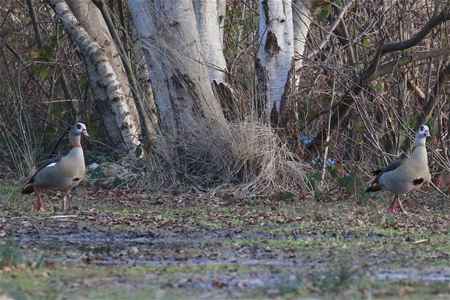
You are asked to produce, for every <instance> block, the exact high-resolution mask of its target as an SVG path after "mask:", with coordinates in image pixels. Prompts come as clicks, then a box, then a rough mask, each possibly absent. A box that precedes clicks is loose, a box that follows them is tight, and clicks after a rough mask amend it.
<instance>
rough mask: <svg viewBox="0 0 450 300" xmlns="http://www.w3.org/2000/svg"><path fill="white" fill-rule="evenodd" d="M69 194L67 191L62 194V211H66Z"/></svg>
mask: <svg viewBox="0 0 450 300" xmlns="http://www.w3.org/2000/svg"><path fill="white" fill-rule="evenodd" d="M69 192H70V191H67V192H66V193H65V194H64V197H63V198H62V201H61V207H62V209H63V210H64V211H66V210H67V198H69Z"/></svg>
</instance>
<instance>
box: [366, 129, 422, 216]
mask: <svg viewBox="0 0 450 300" xmlns="http://www.w3.org/2000/svg"><path fill="white" fill-rule="evenodd" d="M429 136H430V129H429V128H428V126H427V125H422V126H420V128H419V130H418V131H417V132H416V141H415V145H414V150H413V152H412V154H411V157H409V158H403V159H400V160H396V161H394V162H392V163H391V164H390V165H388V166H387V167H386V168H385V169H384V170H377V171H374V172H372V174H373V175H376V177H375V180H374V181H373V183H372V185H371V186H370V187H369V188H368V189H367V190H366V193H367V192H376V191H380V190H386V191H390V192H392V193H394V194H395V197H394V199H393V200H392V202H391V204H390V206H389V209H388V211H389V212H391V213H394V214H395V213H400V212H402V213H406V211H405V208H404V207H403V204H402V202H401V201H400V195H401V194H406V193H409V192H411V191H413V190H415V189H417V188H419V187H420V186H421V185H422V184H423V183H425V182H431V175H430V170H429V168H428V156H427V149H426V147H425V141H426V139H427V137H429Z"/></svg>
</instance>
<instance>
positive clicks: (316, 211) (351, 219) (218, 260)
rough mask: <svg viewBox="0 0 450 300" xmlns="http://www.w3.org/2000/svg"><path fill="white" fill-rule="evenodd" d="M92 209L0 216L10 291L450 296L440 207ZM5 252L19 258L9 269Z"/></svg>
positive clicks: (135, 205)
mask: <svg viewBox="0 0 450 300" xmlns="http://www.w3.org/2000/svg"><path fill="white" fill-rule="evenodd" d="M131 199H135V198H131ZM94 204H95V205H93V207H91V208H85V209H83V210H79V211H77V210H72V212H70V213H69V214H60V213H58V212H55V213H48V212H47V213H44V214H34V213H32V214H18V213H16V211H17V210H20V208H19V207H8V208H7V209H6V210H3V216H2V217H0V236H1V238H0V245H1V246H0V252H1V253H0V264H2V259H3V264H2V265H3V269H2V271H0V288H2V290H3V293H5V292H6V293H7V294H8V295H12V296H14V295H15V296H16V297H19V298H29V297H30V296H31V298H33V299H35V298H41V297H42V298H45V297H47V296H48V293H49V291H51V295H52V296H54V297H56V298H71V299H72V298H73V299H79V298H84V297H88V298H105V297H106V298H112V299H114V298H117V299H120V298H121V297H123V296H124V295H125V294H126V296H127V297H128V298H131V299H133V298H135V299H140V298H141V296H144V295H147V296H148V295H153V296H155V295H162V298H178V297H182V298H189V297H192V298H223V297H225V298H228V297H244V296H245V297H255V298H260V297H294V298H295V297H327V295H340V296H341V297H343V298H346V297H347V296H351V297H356V298H360V297H362V298H366V297H367V295H369V294H370V295H373V296H376V297H377V298H390V297H396V296H399V295H409V297H412V298H416V297H418V298H420V297H423V296H424V295H425V296H427V297H428V298H429V297H444V298H445V297H448V296H449V295H450V264H449V262H448V261H449V249H450V245H449V240H450V235H449V232H448V229H449V225H448V222H449V220H450V219H449V216H448V214H445V213H443V212H442V211H434V212H433V211H427V212H426V213H425V214H424V213H420V214H418V213H417V214H416V213H414V212H412V213H410V214H409V215H407V216H389V215H386V214H384V212H383V210H382V209H380V207H378V206H375V207H371V208H367V207H356V208H351V207H352V206H349V205H348V203H340V204H334V205H330V204H317V203H302V205H299V203H278V204H277V205H276V206H273V205H265V204H263V205H261V204H255V203H244V204H243V205H223V203H220V202H219V203H217V202H216V203H215V202H214V201H213V202H212V203H211V201H210V202H208V203H207V202H205V201H198V202H197V203H196V204H193V203H192V202H191V200H190V201H189V202H181V203H180V201H178V200H177V201H173V200H172V201H168V202H165V204H162V203H155V204H149V203H146V202H142V201H139V202H136V201H135V200H130V201H129V202H127V203H126V205H125V206H126V208H125V209H123V207H122V208H121V209H118V208H117V207H114V206H110V204H108V203H107V202H106V203H105V202H102V203H94ZM100 206H101V208H100ZM94 207H95V208H94ZM331 208H333V209H331ZM8 251H9V252H14V253H16V252H17V253H20V256H18V258H17V259H16V261H14V259H12V258H10V261H9V262H8V261H7V259H8V258H7V257H8ZM2 253H3V254H2ZM5 253H6V254H5ZM10 256H11V255H9V257H10ZM5 262H6V263H5ZM30 276H31V277H33V278H35V281H36V282H34V283H30V282H29V280H30ZM1 294H2V293H0V295H1Z"/></svg>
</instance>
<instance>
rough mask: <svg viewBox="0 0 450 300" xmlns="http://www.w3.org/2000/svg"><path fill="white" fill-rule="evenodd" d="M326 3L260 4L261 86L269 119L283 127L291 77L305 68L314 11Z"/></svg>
mask: <svg viewBox="0 0 450 300" xmlns="http://www.w3.org/2000/svg"><path fill="white" fill-rule="evenodd" d="M327 3H328V2H326V1H323V0H260V1H259V16H260V18H259V35H260V39H261V46H260V48H259V49H258V62H257V71H258V73H257V74H258V86H259V88H260V93H262V94H263V96H262V97H260V98H262V99H263V101H264V102H265V113H266V118H267V119H268V120H270V119H271V118H273V117H274V113H275V120H273V119H272V120H271V121H272V122H274V121H275V122H277V123H278V124H280V125H282V126H284V124H285V122H286V121H287V120H286V119H285V116H286V114H285V113H286V108H287V103H286V102H287V94H288V92H289V90H290V88H291V85H292V87H295V84H291V83H290V77H291V76H296V77H298V72H299V70H300V68H301V66H302V64H303V61H304V57H303V53H304V51H305V47H306V38H307V35H308V31H309V27H310V25H311V18H312V11H313V10H314V9H315V8H317V7H320V6H323V5H327ZM280 118H281V119H280Z"/></svg>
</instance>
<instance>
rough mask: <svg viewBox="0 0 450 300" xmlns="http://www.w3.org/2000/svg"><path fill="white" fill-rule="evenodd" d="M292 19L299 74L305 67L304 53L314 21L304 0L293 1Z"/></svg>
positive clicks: (295, 56)
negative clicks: (303, 66) (312, 21)
mask: <svg viewBox="0 0 450 300" xmlns="http://www.w3.org/2000/svg"><path fill="white" fill-rule="evenodd" d="M292 17H293V22H294V60H295V71H296V72H297V71H298V70H299V69H300V68H301V67H302V65H303V60H304V59H303V53H304V52H305V48H306V38H307V36H308V31H309V26H310V25H311V19H312V13H311V10H310V9H309V8H308V7H306V6H305V1H304V0H294V1H293V15H292Z"/></svg>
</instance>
